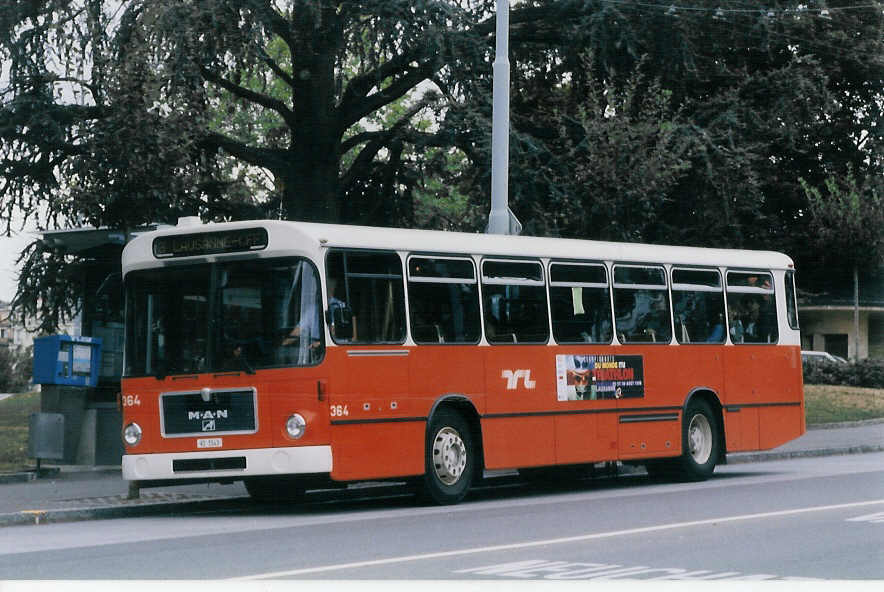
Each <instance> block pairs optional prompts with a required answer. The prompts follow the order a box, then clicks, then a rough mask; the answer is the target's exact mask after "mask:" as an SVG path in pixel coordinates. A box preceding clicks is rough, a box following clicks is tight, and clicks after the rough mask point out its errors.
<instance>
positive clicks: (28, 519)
mask: <svg viewBox="0 0 884 592" xmlns="http://www.w3.org/2000/svg"><path fill="white" fill-rule="evenodd" d="M242 499H247V498H244V497H242V496H229V497H218V498H214V499H206V500H199V501H186V502H176V501H169V502H158V503H152V504H142V505H132V506H115V507H109V506H105V507H98V508H65V509H54V510H23V511H21V512H12V513H9V514H0V528H2V527H4V526H30V525H40V524H53V523H57V522H78V521H82V520H105V519H109V518H139V517H143V516H157V515H164V514H165V515H171V514H175V513H176V512H184V511H197V510H200V509H202V508H204V507H207V506H209V505H213V504H217V503H218V502H224V501H233V500H242Z"/></svg>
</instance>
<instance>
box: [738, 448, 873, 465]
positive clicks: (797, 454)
mask: <svg viewBox="0 0 884 592" xmlns="http://www.w3.org/2000/svg"><path fill="white" fill-rule="evenodd" d="M869 452H884V445H880V444H864V445H862V446H844V447H841V448H816V449H811V450H791V451H786V452H737V453H734V454H729V455H728V456H727V464H729V465H738V464H743V463H751V462H764V461H768V460H788V459H790V458H813V457H819V456H841V455H846V454H866V453H869Z"/></svg>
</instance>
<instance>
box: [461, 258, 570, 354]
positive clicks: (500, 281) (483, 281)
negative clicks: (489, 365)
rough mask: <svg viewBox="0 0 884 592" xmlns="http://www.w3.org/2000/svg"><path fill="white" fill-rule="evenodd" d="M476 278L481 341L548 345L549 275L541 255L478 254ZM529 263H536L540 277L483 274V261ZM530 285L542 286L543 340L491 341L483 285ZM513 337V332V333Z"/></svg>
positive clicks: (500, 343) (549, 333) (550, 338)
mask: <svg viewBox="0 0 884 592" xmlns="http://www.w3.org/2000/svg"><path fill="white" fill-rule="evenodd" d="M478 256H479V261H478V265H479V268H478V276H477V277H478V279H479V306H480V309H479V314H481V317H482V318H481V321H482V341H483V342H484V343H487V344H488V345H490V346H498V345H549V343H550V341H551V340H553V336H552V324H551V320H550V309H549V287H548V285H547V284H548V279H549V277H548V276H547V274H546V265H544V259H543V258H541V257H538V258H525V257H507V256H501V255H478ZM486 262H489V263H529V264H532V265H537V266H538V268H539V269H540V279H539V280H534V279H529V278H515V277H487V278H486V276H485V263H486ZM486 285H487V286H532V287H542V288H543V297H544V299H545V300H546V302H545V305H546V306H545V307H544V310H545V313H546V339H545V340H543V341H518V340H515V341H512V342H510V341H500V340H495V341H492V340H490V339H488V332H487V321H486V318H485V286H486ZM513 337H514V339H515V334H513Z"/></svg>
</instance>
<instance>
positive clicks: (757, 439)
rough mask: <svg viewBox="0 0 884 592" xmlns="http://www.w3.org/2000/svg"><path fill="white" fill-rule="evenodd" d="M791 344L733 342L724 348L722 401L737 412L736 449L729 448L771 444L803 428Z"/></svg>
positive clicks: (794, 435) (796, 366)
mask: <svg viewBox="0 0 884 592" xmlns="http://www.w3.org/2000/svg"><path fill="white" fill-rule="evenodd" d="M794 349H795V348H793V347H784V346H776V345H757V346H751V345H735V346H733V347H728V348H727V349H726V356H725V368H726V376H725V384H726V401H724V403H725V405H727V406H728V407H730V408H734V407H737V408H739V411H732V412H729V413H727V416H728V422H729V423H730V419H731V416H734V417H736V416H739V425H740V431H741V433H740V437H739V443H738V446H739V447H738V448H731V447H730V446H729V447H728V451H729V452H736V451H739V450H760V449H766V448H772V447H775V446H778V445H779V444H782V443H784V442H787V441H789V440H792V439H794V438H797V437H798V436H800V435H801V434H802V433H803V420H802V419H801V415H802V413H803V403H802V398H803V395H802V389H801V369H800V368H801V367H800V364H798V363H797V362H796V361H795V357H796V354H795V353H794V351H793V350H794Z"/></svg>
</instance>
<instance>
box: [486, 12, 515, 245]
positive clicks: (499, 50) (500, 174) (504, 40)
mask: <svg viewBox="0 0 884 592" xmlns="http://www.w3.org/2000/svg"><path fill="white" fill-rule="evenodd" d="M509 28H510V4H509V0H497V39H496V41H497V43H496V46H495V56H494V86H493V97H492V121H491V213H490V214H489V215H488V227H487V228H486V229H485V232H487V233H489V234H519V232H521V230H522V225H521V224H520V223H519V221H518V220H517V219H516V217H515V216H514V215H513V213H512V212H511V211H510V209H509V166H510V139H509V131H510V130H509V127H510V60H509Z"/></svg>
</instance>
